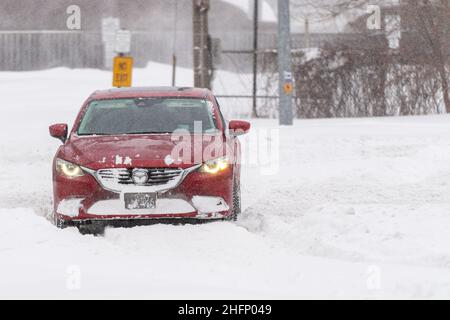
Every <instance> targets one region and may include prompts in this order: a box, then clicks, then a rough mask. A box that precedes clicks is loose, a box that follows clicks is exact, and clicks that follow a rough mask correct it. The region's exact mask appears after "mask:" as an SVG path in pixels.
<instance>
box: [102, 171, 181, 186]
mask: <svg viewBox="0 0 450 320" xmlns="http://www.w3.org/2000/svg"><path fill="white" fill-rule="evenodd" d="M142 170H145V171H146V172H147V174H148V180H147V182H146V183H144V184H142V186H156V185H164V184H167V183H169V182H170V181H173V180H175V179H177V178H178V177H180V175H181V174H182V173H183V170H182V169H178V168H149V169H142ZM132 172H133V169H126V168H121V169H101V170H99V171H98V172H97V176H98V177H99V179H100V180H101V181H102V182H103V181H104V182H109V183H117V184H119V185H134V182H133V178H132Z"/></svg>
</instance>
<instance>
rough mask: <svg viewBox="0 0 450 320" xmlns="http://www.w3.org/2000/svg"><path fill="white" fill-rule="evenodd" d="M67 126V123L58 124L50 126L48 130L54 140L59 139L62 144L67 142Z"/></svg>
mask: <svg viewBox="0 0 450 320" xmlns="http://www.w3.org/2000/svg"><path fill="white" fill-rule="evenodd" d="M67 128H68V127H67V124H65V123H58V124H54V125H52V126H50V127H49V128H48V129H49V131H50V135H51V136H52V137H53V138H56V139H59V140H61V141H62V143H65V142H66V140H67V133H68V129H67Z"/></svg>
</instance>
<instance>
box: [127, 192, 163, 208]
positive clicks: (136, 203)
mask: <svg viewBox="0 0 450 320" xmlns="http://www.w3.org/2000/svg"><path fill="white" fill-rule="evenodd" d="M124 200H125V208H126V209H128V210H133V209H152V208H155V207H156V193H125V194H124Z"/></svg>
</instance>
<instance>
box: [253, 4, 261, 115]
mask: <svg viewBox="0 0 450 320" xmlns="http://www.w3.org/2000/svg"><path fill="white" fill-rule="evenodd" d="M253 1H254V9H253V108H252V117H253V118H257V117H258V112H257V109H256V106H257V104H256V96H257V93H258V82H257V81H258V52H257V51H258V18H259V17H258V14H259V13H258V9H259V8H258V6H259V1H258V0H253Z"/></svg>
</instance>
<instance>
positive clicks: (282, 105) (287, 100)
mask: <svg viewBox="0 0 450 320" xmlns="http://www.w3.org/2000/svg"><path fill="white" fill-rule="evenodd" d="M278 74H279V88H278V90H279V96H280V100H279V113H280V116H279V123H280V125H292V124H293V114H292V93H293V88H294V87H293V79H292V65H291V31H290V16H289V0H278Z"/></svg>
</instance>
